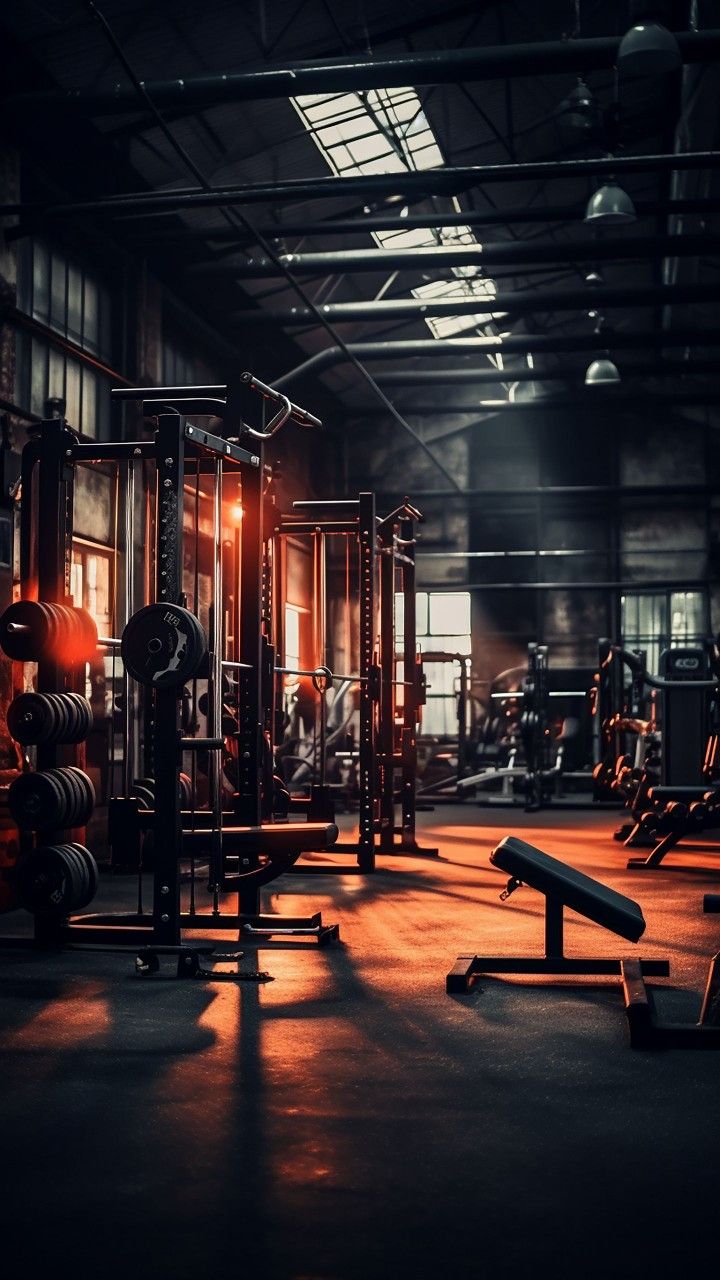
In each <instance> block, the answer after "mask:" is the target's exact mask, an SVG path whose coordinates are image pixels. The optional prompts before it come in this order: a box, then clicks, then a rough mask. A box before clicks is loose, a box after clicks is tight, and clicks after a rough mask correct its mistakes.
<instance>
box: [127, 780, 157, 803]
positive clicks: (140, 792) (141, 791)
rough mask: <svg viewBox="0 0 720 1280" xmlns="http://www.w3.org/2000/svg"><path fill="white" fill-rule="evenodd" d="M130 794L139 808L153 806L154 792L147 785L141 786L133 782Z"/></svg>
mask: <svg viewBox="0 0 720 1280" xmlns="http://www.w3.org/2000/svg"><path fill="white" fill-rule="evenodd" d="M132 794H133V795H134V796H135V799H136V800H137V802H138V808H139V809H147V810H152V809H154V808H155V793H154V792H153V791H151V790H150V788H149V787H143V786H141V785H140V783H133V789H132Z"/></svg>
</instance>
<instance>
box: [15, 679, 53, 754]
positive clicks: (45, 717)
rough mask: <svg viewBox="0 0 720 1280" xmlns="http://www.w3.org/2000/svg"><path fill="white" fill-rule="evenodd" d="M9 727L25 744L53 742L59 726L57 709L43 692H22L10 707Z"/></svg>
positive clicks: (17, 739) (16, 738)
mask: <svg viewBox="0 0 720 1280" xmlns="http://www.w3.org/2000/svg"><path fill="white" fill-rule="evenodd" d="M7 727H8V730H9V732H10V734H11V736H12V737H13V738H14V739H15V741H16V742H20V743H22V745H23V746H34V745H35V744H36V743H39V742H52V741H53V736H54V734H55V733H56V732H57V727H58V725H57V714H56V710H55V708H54V706H53V704H52V703H51V702H50V701H49V699H48V698H46V697H45V695H44V694H42V693H32V692H29V693H20V694H18V696H17V698H14V699H13V701H12V702H11V703H10V706H9V707H8V713H7Z"/></svg>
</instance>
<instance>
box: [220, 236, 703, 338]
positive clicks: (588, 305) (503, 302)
mask: <svg viewBox="0 0 720 1280" xmlns="http://www.w3.org/2000/svg"><path fill="white" fill-rule="evenodd" d="M381 252H382V250H381ZM718 299H720V283H715V282H712V283H707V284H683V285H651V286H649V287H647V288H644V289H629V288H622V289H614V288H604V287H602V286H598V287H596V288H592V289H588V288H584V289H515V290H512V291H501V292H499V293H496V294H494V295H492V296H490V295H488V296H487V297H486V298H483V297H482V296H476V297H471V298H445V299H434V300H433V301H432V302H425V301H424V300H423V299H421V298H401V299H392V300H388V299H385V298H383V299H382V300H381V301H379V302H375V301H372V300H370V301H368V302H329V303H324V304H322V306H321V310H322V314H323V316H324V317H325V319H326V320H329V321H330V323H331V324H339V323H350V322H355V321H358V320H361V321H369V322H371V323H376V324H377V323H382V322H387V321H393V320H421V319H425V318H427V317H431V316H432V317H440V316H462V315H474V314H476V313H478V312H486V313H488V314H493V315H499V314H503V315H513V316H524V315H529V314H532V313H533V312H536V311H576V310H578V311H583V310H584V311H591V310H594V309H599V310H601V311H605V310H606V309H607V308H608V307H655V306H661V305H677V304H680V303H696V304H698V303H708V302H717V301H718ZM230 321H231V323H235V324H247V325H250V324H252V325H256V324H260V323H264V324H279V325H283V326H285V327H289V326H291V325H308V324H311V325H317V323H318V321H317V318H316V316H315V315H314V314H313V312H312V311H311V310H310V308H309V307H300V306H298V307H286V308H284V309H283V310H282V311H275V310H273V311H271V310H264V309H258V308H255V309H254V310H252V311H236V312H234V313H233V315H231V316H230Z"/></svg>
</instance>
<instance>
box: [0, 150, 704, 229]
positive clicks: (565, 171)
mask: <svg viewBox="0 0 720 1280" xmlns="http://www.w3.org/2000/svg"><path fill="white" fill-rule="evenodd" d="M718 168H720V151H685V152H678V153H669V154H665V153H661V154H660V155H637V156H627V155H624V156H595V157H592V158H591V159H583V160H532V161H527V162H525V163H522V164H478V165H461V166H450V165H446V166H443V167H442V168H440V169H424V170H412V171H403V172H402V173H366V174H361V175H359V176H355V177H348V178H341V177H334V176H332V177H327V176H318V177H310V178H287V179H285V180H284V181H280V180H278V181H276V182H257V183H245V184H242V185H234V186H227V187H211V188H210V189H204V188H202V187H176V188H174V189H172V190H168V191H128V192H126V193H125V194H123V195H117V196H105V197H102V198H101V199H99V200H74V201H68V202H64V201H63V202H58V203H55V204H37V203H35V204H22V203H18V202H16V203H12V204H3V205H0V217H21V218H22V217H25V218H28V219H31V220H32V219H35V220H37V219H44V218H48V217H52V218H59V217H77V216H78V215H80V214H86V213H87V214H98V213H106V214H109V215H118V214H127V213H142V212H143V211H144V212H146V213H156V212H158V211H160V212H169V213H173V212H175V211H176V210H178V209H199V208H215V207H222V206H231V205H242V204H263V203H267V204H270V205H274V206H277V205H279V204H282V203H283V202H292V201H304V200H313V201H314V200H327V199H333V198H338V199H343V200H344V199H351V198H353V197H355V196H361V197H380V198H382V197H392V198H393V200H394V201H396V202H400V201H402V200H404V199H405V198H406V197H409V198H412V199H414V200H419V199H423V198H424V197H426V196H431V195H437V196H453V195H460V194H462V193H463V192H465V191H470V190H472V189H473V188H475V187H481V186H484V185H485V184H487V183H490V182H518V181H519V182H535V181H551V180H552V181H556V180H557V181H563V180H564V179H566V178H573V177H575V178H591V177H596V176H597V177H602V176H603V175H612V176H614V177H617V176H618V174H623V173H665V172H666V171H668V170H678V171H679V170H697V169H718Z"/></svg>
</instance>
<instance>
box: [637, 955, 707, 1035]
mask: <svg viewBox="0 0 720 1280" xmlns="http://www.w3.org/2000/svg"><path fill="white" fill-rule="evenodd" d="M621 963H622V984H623V995H624V997H625V1014H626V1016H627V1020H628V1026H629V1028H630V1046H631V1048H633V1049H720V954H718V955H715V956H713V958H712V960H711V961H710V968H709V971H708V976H707V983H706V985H705V995H704V997H703V1002H702V1008H701V1010H700V1018H699V1020H698V1021H697V1022H695V1023H692V1022H687V1023H684V1022H669V1023H665V1024H663V1023H660V1022H658V1021H657V1020H656V1017H655V1010H654V1007H653V998H652V993H651V992H649V991H648V990H647V988H646V986H645V983H644V981H643V974H642V969H641V968H640V964H639V962H638V961H637V960H623V961H622V962H621Z"/></svg>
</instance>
